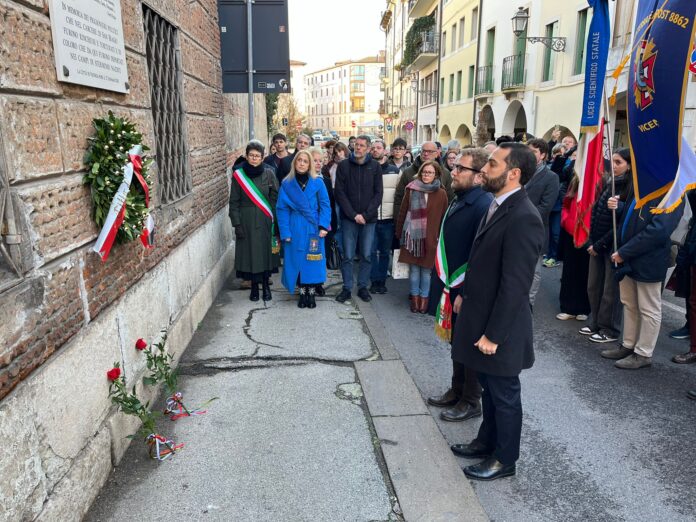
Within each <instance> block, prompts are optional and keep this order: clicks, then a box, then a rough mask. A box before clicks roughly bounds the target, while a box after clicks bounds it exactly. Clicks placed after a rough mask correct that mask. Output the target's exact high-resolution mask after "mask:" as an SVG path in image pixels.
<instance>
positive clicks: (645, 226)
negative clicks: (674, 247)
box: [618, 196, 684, 283]
mask: <svg viewBox="0 0 696 522" xmlns="http://www.w3.org/2000/svg"><path fill="white" fill-rule="evenodd" d="M661 200H662V196H660V197H658V198H656V199H654V200H652V201H648V202H647V203H645V205H643V206H642V207H641V208H639V209H636V208H634V200H631V201H629V202H628V203H627V204H626V205H625V206H624V209H623V212H622V215H621V220H620V224H619V227H618V241H619V255H620V256H621V257H622V258H623V260H624V264H623V266H622V267H621V268H620V269H619V272H620V273H621V274H625V275H627V276H629V277H630V278H631V279H635V280H636V281H641V282H643V283H657V282H661V281H664V279H665V276H666V275H667V268H668V267H669V262H670V247H671V244H672V242H671V239H670V236H671V235H672V232H674V229H675V228H677V225H678V224H679V220H680V219H681V217H682V214H683V213H684V205H683V204H682V205H680V206H679V208H677V209H676V210H674V211H673V212H670V213H663V214H653V213H651V212H650V209H652V208H655V207H656V206H657V205H658V204H659V203H660V201H661Z"/></svg>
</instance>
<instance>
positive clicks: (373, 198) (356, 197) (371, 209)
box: [334, 135, 383, 303]
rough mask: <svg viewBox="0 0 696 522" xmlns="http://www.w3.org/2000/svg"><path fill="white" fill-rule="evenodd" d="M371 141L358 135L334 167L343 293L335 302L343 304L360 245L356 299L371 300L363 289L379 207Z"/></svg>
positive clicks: (378, 173)
mask: <svg viewBox="0 0 696 522" xmlns="http://www.w3.org/2000/svg"><path fill="white" fill-rule="evenodd" d="M370 144H371V140H370V138H369V136H365V135H361V136H358V137H357V138H356V140H355V146H354V147H355V150H354V151H353V152H352V153H351V154H350V156H349V157H348V159H345V160H343V161H342V162H341V163H339V164H338V168H337V169H336V186H335V187H334V197H335V198H336V203H338V207H339V210H340V216H339V219H340V220H341V231H342V233H343V263H342V266H341V272H342V275H343V290H341V293H339V294H338V295H337V296H336V301H338V302H339V303H344V302H345V301H347V300H348V299H350V298H351V291H352V290H353V258H354V257H355V253H356V251H357V247H358V244H360V268H359V269H358V297H359V298H360V299H362V300H363V301H365V302H367V301H371V300H372V296H370V292H369V291H368V289H367V284H368V283H369V282H370V271H371V268H372V262H371V259H370V256H371V254H372V243H373V241H374V237H375V226H376V224H377V209H378V208H379V206H380V205H381V204H382V193H383V187H382V167H381V166H380V164H379V163H377V162H376V161H375V160H373V159H372V157H371V156H370V155H369V154H368V150H369V148H370Z"/></svg>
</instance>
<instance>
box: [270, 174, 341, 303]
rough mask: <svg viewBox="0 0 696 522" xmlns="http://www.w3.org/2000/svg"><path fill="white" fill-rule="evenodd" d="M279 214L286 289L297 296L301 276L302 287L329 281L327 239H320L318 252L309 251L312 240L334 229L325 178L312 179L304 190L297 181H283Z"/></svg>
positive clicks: (277, 211)
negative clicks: (320, 233)
mask: <svg viewBox="0 0 696 522" xmlns="http://www.w3.org/2000/svg"><path fill="white" fill-rule="evenodd" d="M276 213H277V215H278V230H279V231H280V238H281V240H282V241H283V244H284V248H283V251H284V258H283V259H284V263H283V277H282V283H283V286H284V287H285V288H287V289H288V291H289V292H291V293H294V292H295V285H296V284H297V283H298V281H297V276H298V275H299V276H300V282H301V283H302V284H310V285H311V284H319V283H323V282H324V281H326V254H325V251H324V239H323V238H319V252H318V253H316V254H310V253H309V252H308V250H309V243H310V239H311V238H318V237H319V231H320V229H322V228H323V229H324V230H329V229H330V228H331V204H330V203H329V194H328V192H327V191H326V186H325V185H324V181H323V180H322V178H320V177H318V178H309V181H308V183H307V186H306V187H305V189H304V191H303V190H302V188H301V187H300V184H299V183H298V182H297V180H296V179H294V178H293V179H285V180H283V183H282V184H281V185H280V194H279V195H278V204H277V206H276ZM287 239H290V242H289V243H287V242H285V241H286V240H287Z"/></svg>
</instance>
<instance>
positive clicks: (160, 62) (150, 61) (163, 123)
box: [143, 6, 191, 204]
mask: <svg viewBox="0 0 696 522" xmlns="http://www.w3.org/2000/svg"><path fill="white" fill-rule="evenodd" d="M143 14H144V16H143V19H144V23H145V50H146V53H147V67H148V72H149V75H150V94H151V96H150V97H151V99H152V117H153V119H154V123H155V140H156V147H157V150H156V152H157V155H156V160H157V181H158V182H159V197H160V202H161V203H162V204H167V203H172V202H174V201H177V200H179V199H181V198H183V197H184V196H186V195H187V194H188V193H189V192H191V175H190V172H189V164H188V151H187V146H186V129H185V122H184V103H183V95H182V81H181V76H182V75H181V53H180V51H179V38H178V33H177V29H176V27H174V26H173V25H171V24H170V23H169V22H167V21H166V20H165V19H164V18H162V17H161V16H160V15H158V14H157V13H155V12H154V11H153V10H151V9H150V8H148V7H147V6H143Z"/></svg>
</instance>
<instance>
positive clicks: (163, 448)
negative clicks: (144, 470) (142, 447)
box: [145, 433, 184, 462]
mask: <svg viewBox="0 0 696 522" xmlns="http://www.w3.org/2000/svg"><path fill="white" fill-rule="evenodd" d="M145 442H147V445H148V452H149V454H150V458H152V459H155V460H159V461H160V462H162V461H163V460H167V459H168V458H169V457H172V456H173V455H174V454H175V453H176V452H177V451H178V450H180V449H181V448H183V447H184V445H183V443H182V444H175V443H174V441H173V440H171V439H168V438H166V437H163V436H162V435H159V434H157V433H150V435H148V436H147V438H146V439H145Z"/></svg>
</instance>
